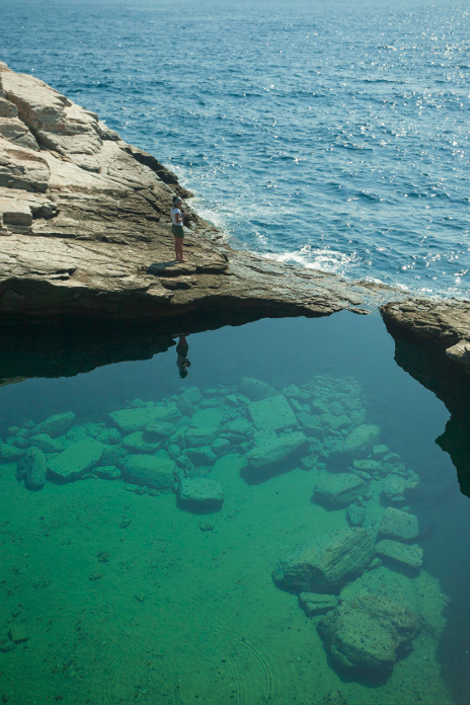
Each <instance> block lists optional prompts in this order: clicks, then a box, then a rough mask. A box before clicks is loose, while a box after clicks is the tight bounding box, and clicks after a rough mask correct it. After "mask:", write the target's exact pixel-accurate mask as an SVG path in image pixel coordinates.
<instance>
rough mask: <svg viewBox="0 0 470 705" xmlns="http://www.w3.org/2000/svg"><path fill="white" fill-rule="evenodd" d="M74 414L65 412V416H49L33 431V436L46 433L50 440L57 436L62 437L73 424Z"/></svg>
mask: <svg viewBox="0 0 470 705" xmlns="http://www.w3.org/2000/svg"><path fill="white" fill-rule="evenodd" d="M75 416H76V415H75V413H74V412H73V411H67V412H66V413H65V414H54V415H53V416H49V418H47V419H45V421H42V422H41V423H40V424H38V425H37V426H36V428H35V429H34V435H38V434H40V433H47V434H48V435H49V436H51V438H56V437H57V436H63V435H64V433H67V431H68V430H69V428H70V427H71V425H72V424H73V422H74V421H75Z"/></svg>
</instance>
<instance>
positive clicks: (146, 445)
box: [122, 431, 161, 453]
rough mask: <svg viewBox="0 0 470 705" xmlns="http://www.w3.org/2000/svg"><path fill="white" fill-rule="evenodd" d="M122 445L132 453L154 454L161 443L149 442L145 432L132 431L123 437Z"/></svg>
mask: <svg viewBox="0 0 470 705" xmlns="http://www.w3.org/2000/svg"><path fill="white" fill-rule="evenodd" d="M122 445H123V446H124V447H125V448H127V449H128V450H130V451H132V452H134V453H155V452H156V451H157V450H158V449H159V448H160V446H161V442H160V441H151V440H149V438H148V435H147V434H146V433H145V431H134V432H133V433H128V434H127V436H124V438H123V439H122Z"/></svg>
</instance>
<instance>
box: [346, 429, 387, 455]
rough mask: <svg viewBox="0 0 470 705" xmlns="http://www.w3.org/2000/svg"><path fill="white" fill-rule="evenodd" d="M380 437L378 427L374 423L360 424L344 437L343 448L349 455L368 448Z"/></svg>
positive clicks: (362, 451)
mask: <svg viewBox="0 0 470 705" xmlns="http://www.w3.org/2000/svg"><path fill="white" fill-rule="evenodd" d="M379 437H380V428H379V427H378V426H375V425H374V424H361V425H360V426H357V428H355V429H354V431H351V433H350V434H348V435H347V436H346V438H345V439H344V445H343V448H344V450H345V452H347V453H350V454H351V455H353V456H354V455H356V454H358V453H364V452H365V451H368V450H370V449H371V448H372V447H373V446H374V445H375V444H376V443H377V441H378V439H379Z"/></svg>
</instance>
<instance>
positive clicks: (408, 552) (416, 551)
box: [375, 539, 423, 569]
mask: <svg viewBox="0 0 470 705" xmlns="http://www.w3.org/2000/svg"><path fill="white" fill-rule="evenodd" d="M375 550H376V552H377V554H378V555H379V556H380V557H381V558H385V559H388V560H390V561H392V562H393V563H397V564H399V565H401V566H405V567H407V568H411V569H419V568H421V566H422V565H423V549H422V548H421V547H420V546H418V545H417V544H413V545H411V546H410V545H408V544H405V543H401V542H400V541H390V540H387V539H385V540H383V541H379V542H378V543H377V544H376V545H375Z"/></svg>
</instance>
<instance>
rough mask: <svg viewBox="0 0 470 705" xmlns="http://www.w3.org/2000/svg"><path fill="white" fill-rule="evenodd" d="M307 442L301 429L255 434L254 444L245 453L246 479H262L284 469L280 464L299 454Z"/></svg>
mask: <svg viewBox="0 0 470 705" xmlns="http://www.w3.org/2000/svg"><path fill="white" fill-rule="evenodd" d="M307 443H308V438H307V436H306V435H305V434H304V433H302V431H296V432H294V433H280V434H279V435H277V434H276V433H260V434H257V435H256V436H255V446H254V447H253V448H251V449H250V450H249V451H248V452H247V453H246V458H247V460H248V461H249V463H250V467H249V471H247V472H246V473H245V475H246V479H247V480H251V481H255V482H256V481H257V480H259V481H262V480H263V479H266V478H267V477H270V476H272V475H273V474H276V473H277V471H278V470H279V471H284V470H285V467H283V468H281V467H280V464H281V463H282V462H283V461H285V460H287V459H288V458H291V457H293V456H295V455H299V454H300V452H301V451H302V450H303V449H304V448H305V446H306V445H307Z"/></svg>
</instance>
